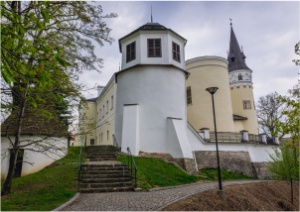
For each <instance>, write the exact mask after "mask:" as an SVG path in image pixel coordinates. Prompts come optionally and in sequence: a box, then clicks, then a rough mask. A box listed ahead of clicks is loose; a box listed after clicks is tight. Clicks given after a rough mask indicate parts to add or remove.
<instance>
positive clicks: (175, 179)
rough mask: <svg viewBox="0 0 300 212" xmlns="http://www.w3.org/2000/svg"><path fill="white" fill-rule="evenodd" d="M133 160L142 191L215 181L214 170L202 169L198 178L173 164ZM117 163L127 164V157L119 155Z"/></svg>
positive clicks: (231, 177)
mask: <svg viewBox="0 0 300 212" xmlns="http://www.w3.org/2000/svg"><path fill="white" fill-rule="evenodd" d="M134 160H135V163H136V165H137V167H138V187H140V188H142V189H150V188H155V187H165V186H175V185H180V184H187V183H194V182H198V181H203V180H209V181H214V180H217V170H216V169H202V170H201V171H200V172H199V175H198V176H194V175H189V174H187V173H186V172H184V171H182V170H181V169H179V168H178V167H177V166H175V165H174V164H171V163H166V162H164V161H162V160H159V159H156V158H146V157H134ZM119 161H121V162H122V163H125V164H127V161H128V157H127V156H124V155H120V156H119ZM221 173H222V180H235V179H254V178H251V177H247V176H244V175H242V174H239V173H234V172H229V171H227V170H222V171H221Z"/></svg>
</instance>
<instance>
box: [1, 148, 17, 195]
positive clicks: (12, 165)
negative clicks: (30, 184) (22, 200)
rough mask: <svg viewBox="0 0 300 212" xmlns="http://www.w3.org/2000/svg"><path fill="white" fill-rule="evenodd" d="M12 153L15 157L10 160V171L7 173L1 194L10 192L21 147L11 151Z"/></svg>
mask: <svg viewBox="0 0 300 212" xmlns="http://www.w3.org/2000/svg"><path fill="white" fill-rule="evenodd" d="M11 154H13V159H12V160H10V163H9V168H8V173H7V176H6V179H5V181H4V184H3V188H2V191H1V196H4V195H7V194H9V193H10V190H11V185H12V180H13V177H14V174H15V170H16V165H17V158H18V154H19V149H17V150H13V151H12V152H11Z"/></svg>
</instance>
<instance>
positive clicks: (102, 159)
mask: <svg viewBox="0 0 300 212" xmlns="http://www.w3.org/2000/svg"><path fill="white" fill-rule="evenodd" d="M114 159H115V160H116V158H100V157H97V158H88V159H87V161H109V160H114Z"/></svg>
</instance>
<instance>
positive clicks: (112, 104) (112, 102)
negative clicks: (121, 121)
mask: <svg viewBox="0 0 300 212" xmlns="http://www.w3.org/2000/svg"><path fill="white" fill-rule="evenodd" d="M110 103H111V107H110V109H113V108H114V96H111V101H110Z"/></svg>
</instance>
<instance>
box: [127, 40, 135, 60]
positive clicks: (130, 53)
mask: <svg viewBox="0 0 300 212" xmlns="http://www.w3.org/2000/svg"><path fill="white" fill-rule="evenodd" d="M132 60H135V41H134V42H132V43H131V44H128V45H127V46H126V63H128V62H130V61H132Z"/></svg>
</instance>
